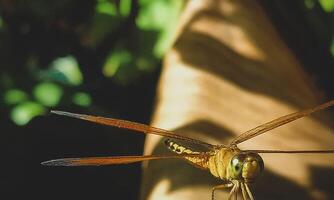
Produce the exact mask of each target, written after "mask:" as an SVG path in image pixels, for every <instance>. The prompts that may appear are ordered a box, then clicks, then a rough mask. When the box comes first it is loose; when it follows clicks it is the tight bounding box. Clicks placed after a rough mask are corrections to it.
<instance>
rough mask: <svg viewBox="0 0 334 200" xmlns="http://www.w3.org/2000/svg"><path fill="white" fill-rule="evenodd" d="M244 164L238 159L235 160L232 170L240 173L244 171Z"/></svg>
mask: <svg viewBox="0 0 334 200" xmlns="http://www.w3.org/2000/svg"><path fill="white" fill-rule="evenodd" d="M242 164H243V162H241V161H240V160H239V159H238V158H234V159H233V160H232V168H233V170H234V171H235V172H240V171H241V169H242Z"/></svg>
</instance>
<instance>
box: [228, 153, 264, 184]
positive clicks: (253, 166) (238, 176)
mask: <svg viewBox="0 0 334 200" xmlns="http://www.w3.org/2000/svg"><path fill="white" fill-rule="evenodd" d="M263 169H264V163H263V160H262V158H261V157H260V155H259V154H257V153H253V152H240V153H237V154H236V155H234V156H233V157H232V159H231V161H230V164H229V168H228V170H229V174H230V177H231V179H234V180H240V181H242V182H245V183H250V182H253V181H254V179H255V178H256V177H257V176H258V175H259V174H260V173H261V172H262V171H263Z"/></svg>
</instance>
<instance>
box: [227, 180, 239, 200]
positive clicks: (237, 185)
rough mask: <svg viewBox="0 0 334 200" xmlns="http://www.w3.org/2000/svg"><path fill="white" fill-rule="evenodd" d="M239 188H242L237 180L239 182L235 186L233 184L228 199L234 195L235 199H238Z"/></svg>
mask: <svg viewBox="0 0 334 200" xmlns="http://www.w3.org/2000/svg"><path fill="white" fill-rule="evenodd" d="M239 189H240V184H239V182H238V181H237V182H235V183H234V186H233V188H232V190H231V192H230V194H229V196H228V200H230V199H232V197H234V199H235V200H238V191H239Z"/></svg>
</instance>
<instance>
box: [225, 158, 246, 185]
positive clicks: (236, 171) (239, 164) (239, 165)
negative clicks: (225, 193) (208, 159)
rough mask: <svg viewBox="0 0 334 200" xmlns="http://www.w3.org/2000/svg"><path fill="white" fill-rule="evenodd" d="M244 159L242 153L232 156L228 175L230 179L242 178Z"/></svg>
mask: <svg viewBox="0 0 334 200" xmlns="http://www.w3.org/2000/svg"><path fill="white" fill-rule="evenodd" d="M245 159H246V154H244V153H238V154H236V155H235V156H233V157H232V159H231V162H230V165H229V175H230V177H231V178H232V179H237V180H240V179H241V178H242V169H243V165H244V161H245Z"/></svg>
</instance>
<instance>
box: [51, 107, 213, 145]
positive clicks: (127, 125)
mask: <svg viewBox="0 0 334 200" xmlns="http://www.w3.org/2000/svg"><path fill="white" fill-rule="evenodd" d="M51 113H55V114H58V115H64V116H68V117H73V118H77V119H82V120H86V121H90V122H94V123H98V124H103V125H107V126H114V127H118V128H123V129H129V130H134V131H139V132H142V133H145V134H154V135H160V136H164V137H169V138H174V139H179V140H185V141H188V142H192V143H195V144H199V145H203V146H206V147H208V148H210V149H213V148H215V145H212V144H209V143H206V142H203V141H200V140H196V139H193V138H189V137H186V136H181V135H177V134H175V133H174V132H172V131H167V130H164V129H160V128H156V127H152V126H148V125H145V124H141V123H136V122H131V121H127V120H121V119H113V118H106V117H99V116H92V115H83V114H75V113H70V112H64V111H56V110H52V111H51Z"/></svg>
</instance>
